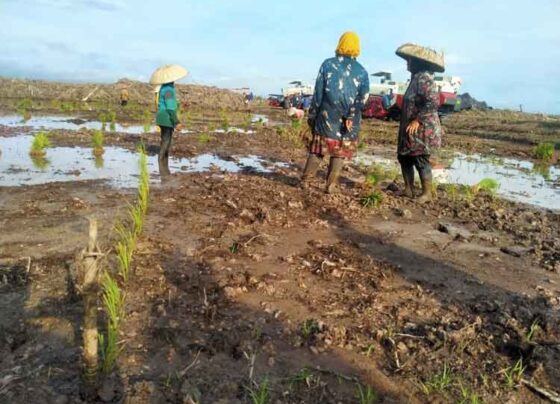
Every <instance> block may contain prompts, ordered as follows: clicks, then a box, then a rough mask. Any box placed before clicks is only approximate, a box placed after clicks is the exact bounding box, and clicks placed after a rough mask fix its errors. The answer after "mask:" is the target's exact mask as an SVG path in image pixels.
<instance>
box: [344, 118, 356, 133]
mask: <svg viewBox="0 0 560 404" xmlns="http://www.w3.org/2000/svg"><path fill="white" fill-rule="evenodd" d="M344 125H346V131H347V132H352V128H353V127H354V121H353V120H352V119H347V120H346V121H344Z"/></svg>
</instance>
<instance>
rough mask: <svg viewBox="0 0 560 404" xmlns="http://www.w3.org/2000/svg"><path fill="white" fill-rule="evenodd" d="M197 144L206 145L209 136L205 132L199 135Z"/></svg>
mask: <svg viewBox="0 0 560 404" xmlns="http://www.w3.org/2000/svg"><path fill="white" fill-rule="evenodd" d="M197 140H198V143H203V144H205V143H208V142H210V135H209V134H208V133H206V132H203V133H201V134H200V135H198V139H197Z"/></svg>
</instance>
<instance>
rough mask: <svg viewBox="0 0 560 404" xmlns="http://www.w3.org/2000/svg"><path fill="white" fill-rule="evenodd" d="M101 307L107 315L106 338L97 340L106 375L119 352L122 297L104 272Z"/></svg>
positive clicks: (115, 285) (114, 283)
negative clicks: (102, 306)
mask: <svg viewBox="0 0 560 404" xmlns="http://www.w3.org/2000/svg"><path fill="white" fill-rule="evenodd" d="M102 287H103V297H102V299H103V305H104V307H105V313H106V314H107V338H106V339H105V337H104V336H103V335H101V336H100V338H99V343H100V345H101V355H102V359H103V372H104V373H106V374H108V373H110V372H111V371H112V370H113V367H114V365H115V362H116V360H117V357H118V355H119V353H120V351H121V349H120V348H119V347H118V332H119V327H120V323H121V320H122V318H123V316H124V295H123V294H122V293H121V289H120V288H119V285H118V283H117V282H116V281H115V280H114V279H113V278H112V277H111V275H110V274H109V273H108V272H105V275H104V277H103V281H102Z"/></svg>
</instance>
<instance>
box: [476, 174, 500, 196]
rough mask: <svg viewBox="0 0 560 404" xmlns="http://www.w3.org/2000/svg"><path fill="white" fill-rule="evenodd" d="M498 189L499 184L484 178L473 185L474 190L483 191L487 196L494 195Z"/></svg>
mask: <svg viewBox="0 0 560 404" xmlns="http://www.w3.org/2000/svg"><path fill="white" fill-rule="evenodd" d="M499 188H500V183H499V182H498V181H496V180H495V179H493V178H484V179H483V180H481V181H480V182H479V183H478V184H476V185H475V190H476V191H477V192H479V191H485V192H488V193H489V194H492V195H494V194H495V193H496V192H497V191H498V189H499Z"/></svg>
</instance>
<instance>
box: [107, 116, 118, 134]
mask: <svg viewBox="0 0 560 404" xmlns="http://www.w3.org/2000/svg"><path fill="white" fill-rule="evenodd" d="M107 117H108V118H109V122H110V124H109V130H110V131H111V132H114V131H115V130H116V129H117V113H116V112H115V111H109V114H108V116H107Z"/></svg>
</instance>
